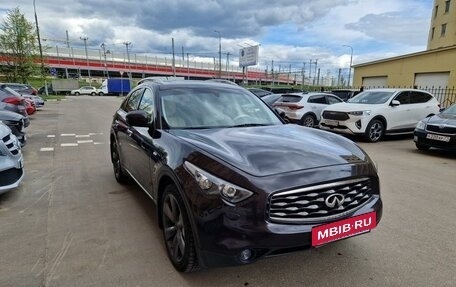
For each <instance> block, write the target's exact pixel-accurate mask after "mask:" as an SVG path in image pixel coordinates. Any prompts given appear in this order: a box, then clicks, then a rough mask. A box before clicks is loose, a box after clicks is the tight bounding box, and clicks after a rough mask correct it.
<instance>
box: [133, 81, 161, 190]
mask: <svg viewBox="0 0 456 287" xmlns="http://www.w3.org/2000/svg"><path fill="white" fill-rule="evenodd" d="M138 110H142V111H145V112H146V114H147V117H148V119H149V123H151V124H152V122H153V120H155V115H156V113H155V100H154V94H153V92H152V90H151V89H149V88H145V89H144V93H143V95H142V97H141V101H140V103H139V107H138ZM130 129H131V131H132V134H131V136H130V138H131V139H132V141H131V147H132V151H131V160H132V162H131V165H132V172H133V173H134V177H135V179H136V180H137V181H138V183H139V184H140V185H141V187H142V188H143V189H144V190H145V191H146V192H147V193H149V195H150V196H152V195H153V182H152V173H151V170H152V168H151V167H153V166H154V164H155V162H156V160H157V156H158V153H157V151H156V150H155V146H154V142H153V139H152V136H151V134H150V133H149V127H133V126H132V127H130Z"/></svg>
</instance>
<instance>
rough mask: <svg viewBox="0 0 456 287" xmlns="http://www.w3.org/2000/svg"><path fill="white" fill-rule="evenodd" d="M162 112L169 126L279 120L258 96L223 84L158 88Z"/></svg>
mask: <svg viewBox="0 0 456 287" xmlns="http://www.w3.org/2000/svg"><path fill="white" fill-rule="evenodd" d="M159 93H160V94H159V95H160V101H161V102H160V104H161V109H162V110H161V111H162V116H163V119H164V122H165V124H166V125H167V127H168V128H171V129H173V128H174V129H190V128H191V129H196V128H220V127H234V126H239V125H240V126H244V125H247V126H249V125H254V126H255V125H260V126H261V125H278V124H282V123H281V121H280V119H279V118H277V115H276V114H274V113H273V112H272V111H271V110H270V109H269V108H268V107H267V105H265V104H264V103H263V101H262V100H260V99H259V98H258V97H257V96H255V95H253V94H252V93H250V92H247V91H246V90H243V89H238V88H236V89H231V88H226V87H220V88H215V87H198V88H187V87H176V88H170V89H166V90H162V91H160V92H159Z"/></svg>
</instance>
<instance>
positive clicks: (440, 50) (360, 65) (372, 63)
mask: <svg viewBox="0 0 456 287" xmlns="http://www.w3.org/2000/svg"><path fill="white" fill-rule="evenodd" d="M453 49H455V50H456V45H453V46H449V47H443V48H438V49H433V50H426V51H421V52H416V53H411V54H405V55H401V56H396V57H391V58H385V59H380V60H376V61H372V62H366V63H361V64H358V65H353V67H354V68H358V67H364V66H369V65H374V64H379V63H385V62H389V61H396V60H401V59H406V58H411V57H416V56H421V55H426V54H433V53H438V52H442V51H446V50H453Z"/></svg>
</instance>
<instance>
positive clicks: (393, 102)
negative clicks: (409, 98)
mask: <svg viewBox="0 0 456 287" xmlns="http://www.w3.org/2000/svg"><path fill="white" fill-rule="evenodd" d="M400 104H401V102H399V101H398V100H392V101H391V105H392V106H393V107H395V106H399V105H400Z"/></svg>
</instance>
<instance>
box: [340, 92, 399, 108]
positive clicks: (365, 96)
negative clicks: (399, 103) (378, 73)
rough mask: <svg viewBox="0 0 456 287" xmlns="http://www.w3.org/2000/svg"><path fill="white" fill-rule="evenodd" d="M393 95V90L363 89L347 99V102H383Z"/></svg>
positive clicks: (377, 103) (373, 103) (372, 103)
mask: <svg viewBox="0 0 456 287" xmlns="http://www.w3.org/2000/svg"><path fill="white" fill-rule="evenodd" d="M392 95H393V92H386V91H364V92H362V93H359V94H358V95H356V96H354V97H353V98H351V99H349V100H348V101H347V103H352V104H371V105H379V104H384V103H386V102H387V101H388V99H389V98H390V97H391V96H392Z"/></svg>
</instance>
